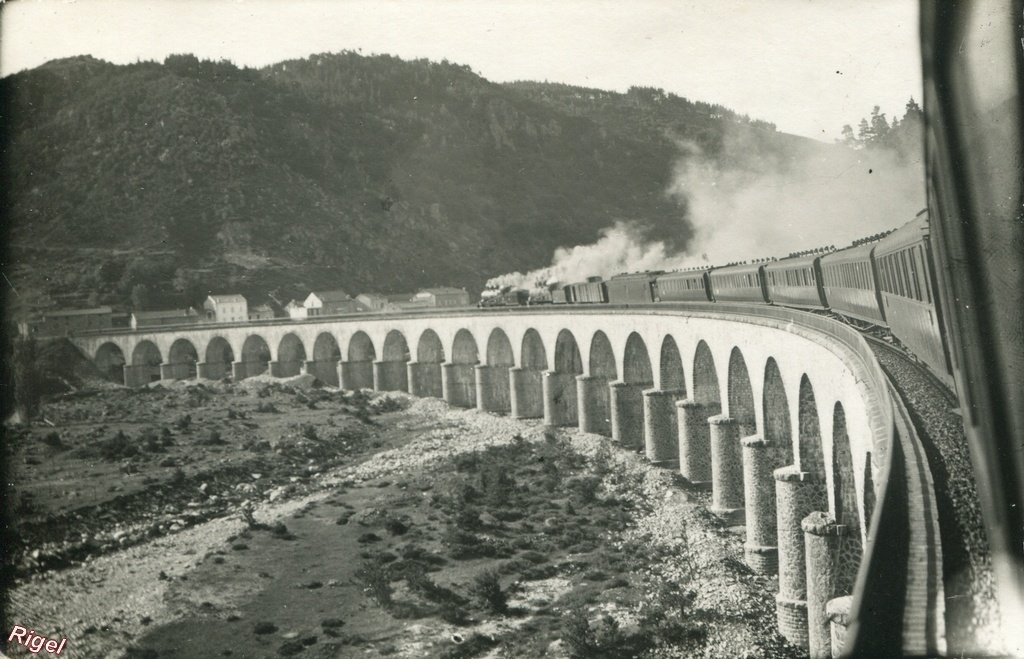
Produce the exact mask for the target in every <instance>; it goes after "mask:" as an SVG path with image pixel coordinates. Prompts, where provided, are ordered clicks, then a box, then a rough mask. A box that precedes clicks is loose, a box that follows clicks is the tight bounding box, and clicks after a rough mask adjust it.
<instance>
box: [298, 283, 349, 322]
mask: <svg viewBox="0 0 1024 659" xmlns="http://www.w3.org/2000/svg"><path fill="white" fill-rule="evenodd" d="M303 306H304V307H306V315H307V316H334V315H337V314H344V313H353V312H355V311H358V310H359V305H358V304H357V303H356V301H355V300H353V299H352V297H351V296H349V294H348V293H346V292H345V291H343V290H340V289H339V290H336V291H313V292H312V293H310V294H309V296H308V297H306V301H305V302H303Z"/></svg>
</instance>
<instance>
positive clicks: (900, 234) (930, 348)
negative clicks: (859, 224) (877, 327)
mask: <svg viewBox="0 0 1024 659" xmlns="http://www.w3.org/2000/svg"><path fill="white" fill-rule="evenodd" d="M928 237H929V231H928V217H927V215H924V214H921V215H918V216H917V217H916V218H915V219H913V220H912V221H910V222H908V223H907V224H905V225H904V226H902V227H900V228H899V229H897V230H896V231H893V232H892V233H891V234H889V235H888V236H886V237H885V238H883V239H882V240H880V241H879V242H878V245H877V246H876V247H875V253H874V258H875V266H876V267H877V268H878V283H879V287H880V288H881V297H882V311H883V313H884V314H885V317H886V318H887V319H888V322H889V328H890V329H891V330H892V333H893V335H894V336H896V337H898V338H899V340H900V341H902V342H903V344H904V345H906V346H907V347H908V348H909V349H910V350H911V351H912V352H913V353H914V354H915V355H916V356H917V358H918V359H920V360H921V361H923V362H924V363H926V364H928V366H929V367H931V369H932V371H933V372H934V373H935V374H936V375H939V376H940V377H943V378H944V380H945V381H946V382H947V383H948V384H949V385H950V386H952V378H951V376H950V375H949V373H950V372H951V370H952V369H951V368H950V364H949V359H948V357H947V352H946V344H945V341H944V339H943V336H942V333H941V332H940V331H939V327H940V325H941V319H940V318H939V311H938V308H937V306H936V303H935V287H934V281H935V278H934V276H933V273H932V271H931V262H932V261H931V244H930V242H929V240H928Z"/></svg>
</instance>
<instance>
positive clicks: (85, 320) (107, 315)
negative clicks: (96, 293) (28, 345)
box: [18, 307, 114, 337]
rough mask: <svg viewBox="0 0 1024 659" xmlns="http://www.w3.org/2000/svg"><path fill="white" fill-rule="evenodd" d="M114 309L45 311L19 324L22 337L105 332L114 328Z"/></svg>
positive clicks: (93, 308)
mask: <svg viewBox="0 0 1024 659" xmlns="http://www.w3.org/2000/svg"><path fill="white" fill-rule="evenodd" d="M113 316H114V312H113V309H111V308H110V307H92V308H90V309H64V310H53V311H45V312H43V313H42V315H40V316H37V317H35V318H30V319H28V320H24V321H22V322H20V323H18V333H19V334H20V335H22V336H25V337H28V336H67V335H69V334H74V333H76V332H87V331H90V330H103V329H110V328H112V327H113Z"/></svg>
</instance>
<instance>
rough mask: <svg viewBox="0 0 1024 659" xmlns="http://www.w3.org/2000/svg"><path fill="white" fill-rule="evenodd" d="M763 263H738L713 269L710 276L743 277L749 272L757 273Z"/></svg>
mask: <svg viewBox="0 0 1024 659" xmlns="http://www.w3.org/2000/svg"><path fill="white" fill-rule="evenodd" d="M764 265H765V264H764V263H738V264H736V265H727V266H725V267H723V268H713V269H712V270H711V276H712V277H714V276H715V275H745V274H747V273H751V272H759V271H760V270H761V268H763V267H764Z"/></svg>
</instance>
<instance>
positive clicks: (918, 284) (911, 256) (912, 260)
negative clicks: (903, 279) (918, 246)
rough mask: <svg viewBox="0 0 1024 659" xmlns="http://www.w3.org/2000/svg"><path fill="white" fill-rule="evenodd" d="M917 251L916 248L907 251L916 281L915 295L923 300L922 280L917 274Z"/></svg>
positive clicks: (913, 277) (911, 274)
mask: <svg viewBox="0 0 1024 659" xmlns="http://www.w3.org/2000/svg"><path fill="white" fill-rule="evenodd" d="M915 251H916V250H915V249H914V248H911V249H910V251H909V252H907V260H908V261H910V276H911V279H912V280H913V282H914V297H915V298H917V299H918V300H923V299H924V298H923V297H921V280H920V279H919V278H918V274H917V259H916V258H915V254H914V252H915Z"/></svg>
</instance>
